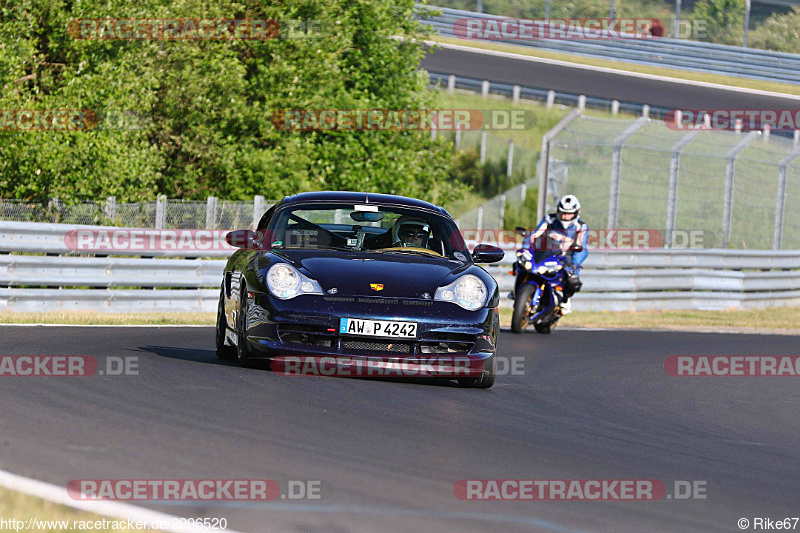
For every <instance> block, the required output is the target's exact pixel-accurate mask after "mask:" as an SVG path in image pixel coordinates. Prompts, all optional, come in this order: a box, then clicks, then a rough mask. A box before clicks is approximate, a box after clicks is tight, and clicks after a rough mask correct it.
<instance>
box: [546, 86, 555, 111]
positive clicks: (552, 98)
mask: <svg viewBox="0 0 800 533" xmlns="http://www.w3.org/2000/svg"><path fill="white" fill-rule="evenodd" d="M555 101H556V92H555V91H552V90H551V91H547V109H550V108H551V107H553V104H554V103H555Z"/></svg>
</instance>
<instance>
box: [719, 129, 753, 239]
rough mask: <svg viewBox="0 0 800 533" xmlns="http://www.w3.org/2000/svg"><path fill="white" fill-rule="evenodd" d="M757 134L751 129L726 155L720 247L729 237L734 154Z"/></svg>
mask: <svg viewBox="0 0 800 533" xmlns="http://www.w3.org/2000/svg"><path fill="white" fill-rule="evenodd" d="M757 136H758V132H757V131H751V132H750V133H748V134H747V135H745V137H744V139H742V140H741V141H739V142H738V143H737V144H736V146H734V147H733V148H731V149H730V151H729V152H728V155H727V156H726V159H727V163H726V164H725V203H724V207H723V212H722V247H723V248H727V247H728V241H729V240H730V238H731V224H732V220H733V219H732V216H733V176H734V173H735V172H736V156H737V155H739V152H741V151H742V150H744V148H745V147H746V146H747V145H748V144H750V142H751V141H752V140H753V139H755V138H756V137H757Z"/></svg>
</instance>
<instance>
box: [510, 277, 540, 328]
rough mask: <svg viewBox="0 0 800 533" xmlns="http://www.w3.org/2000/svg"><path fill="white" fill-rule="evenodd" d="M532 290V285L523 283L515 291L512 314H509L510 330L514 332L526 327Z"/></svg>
mask: <svg viewBox="0 0 800 533" xmlns="http://www.w3.org/2000/svg"><path fill="white" fill-rule="evenodd" d="M534 290H535V289H534V288H533V285H530V284H528V283H525V284H524V285H522V287H520V288H519V290H518V291H517V298H516V300H514V314H513V315H512V316H511V331H513V332H514V333H522V332H523V331H525V328H526V327H528V324H529V320H530V305H531V298H533V292H534Z"/></svg>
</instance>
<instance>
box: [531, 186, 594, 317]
mask: <svg viewBox="0 0 800 533" xmlns="http://www.w3.org/2000/svg"><path fill="white" fill-rule="evenodd" d="M580 213H581V203H580V202H579V201H578V198H576V197H575V196H574V195H572V194H567V195H566V196H563V197H562V198H561V201H559V202H558V207H557V209H556V212H555V213H552V214H549V215H546V216H545V217H544V218H543V219H542V221H541V222H539V225H538V226H536V229H535V230H533V231H532V232H530V233H528V234H527V235H526V236H525V238H524V239H523V240H522V247H523V248H531V246H532V245H533V244H534V243H536V239H538V238H539V237H541V236H542V235H545V236H546V237H547V239H548V240H549V239H551V238H552V239H553V240H555V241H557V242H559V247H560V249H561V250H562V252H564V255H565V263H566V265H567V276H566V280H565V282H564V285H565V287H564V299H563V301H562V302H561V314H562V315H566V314H569V313H571V312H572V302H570V301H569V298H570V297H571V296H572V295H573V294H575V293H576V292H578V291H579V290H581V286H582V285H583V283H582V282H581V279H580V277H579V273H580V270H581V263H583V262H584V260H586V256H588V255H589V251H588V250H587V248H586V243H587V240H588V239H589V226H587V225H586V223H585V222H584V221H583V220H581V218H580ZM574 243H577V244H579V245H580V248H579V249H578V250H574V249H573V244H574Z"/></svg>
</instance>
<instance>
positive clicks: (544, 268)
mask: <svg viewBox="0 0 800 533" xmlns="http://www.w3.org/2000/svg"><path fill="white" fill-rule="evenodd" d="M559 270H561V265H559V264H557V263H545V264H543V265H540V266H539V268H537V269H536V273H537V274H541V275H542V276H548V277H550V276H555V275H556V273H557V272H558V271H559Z"/></svg>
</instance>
